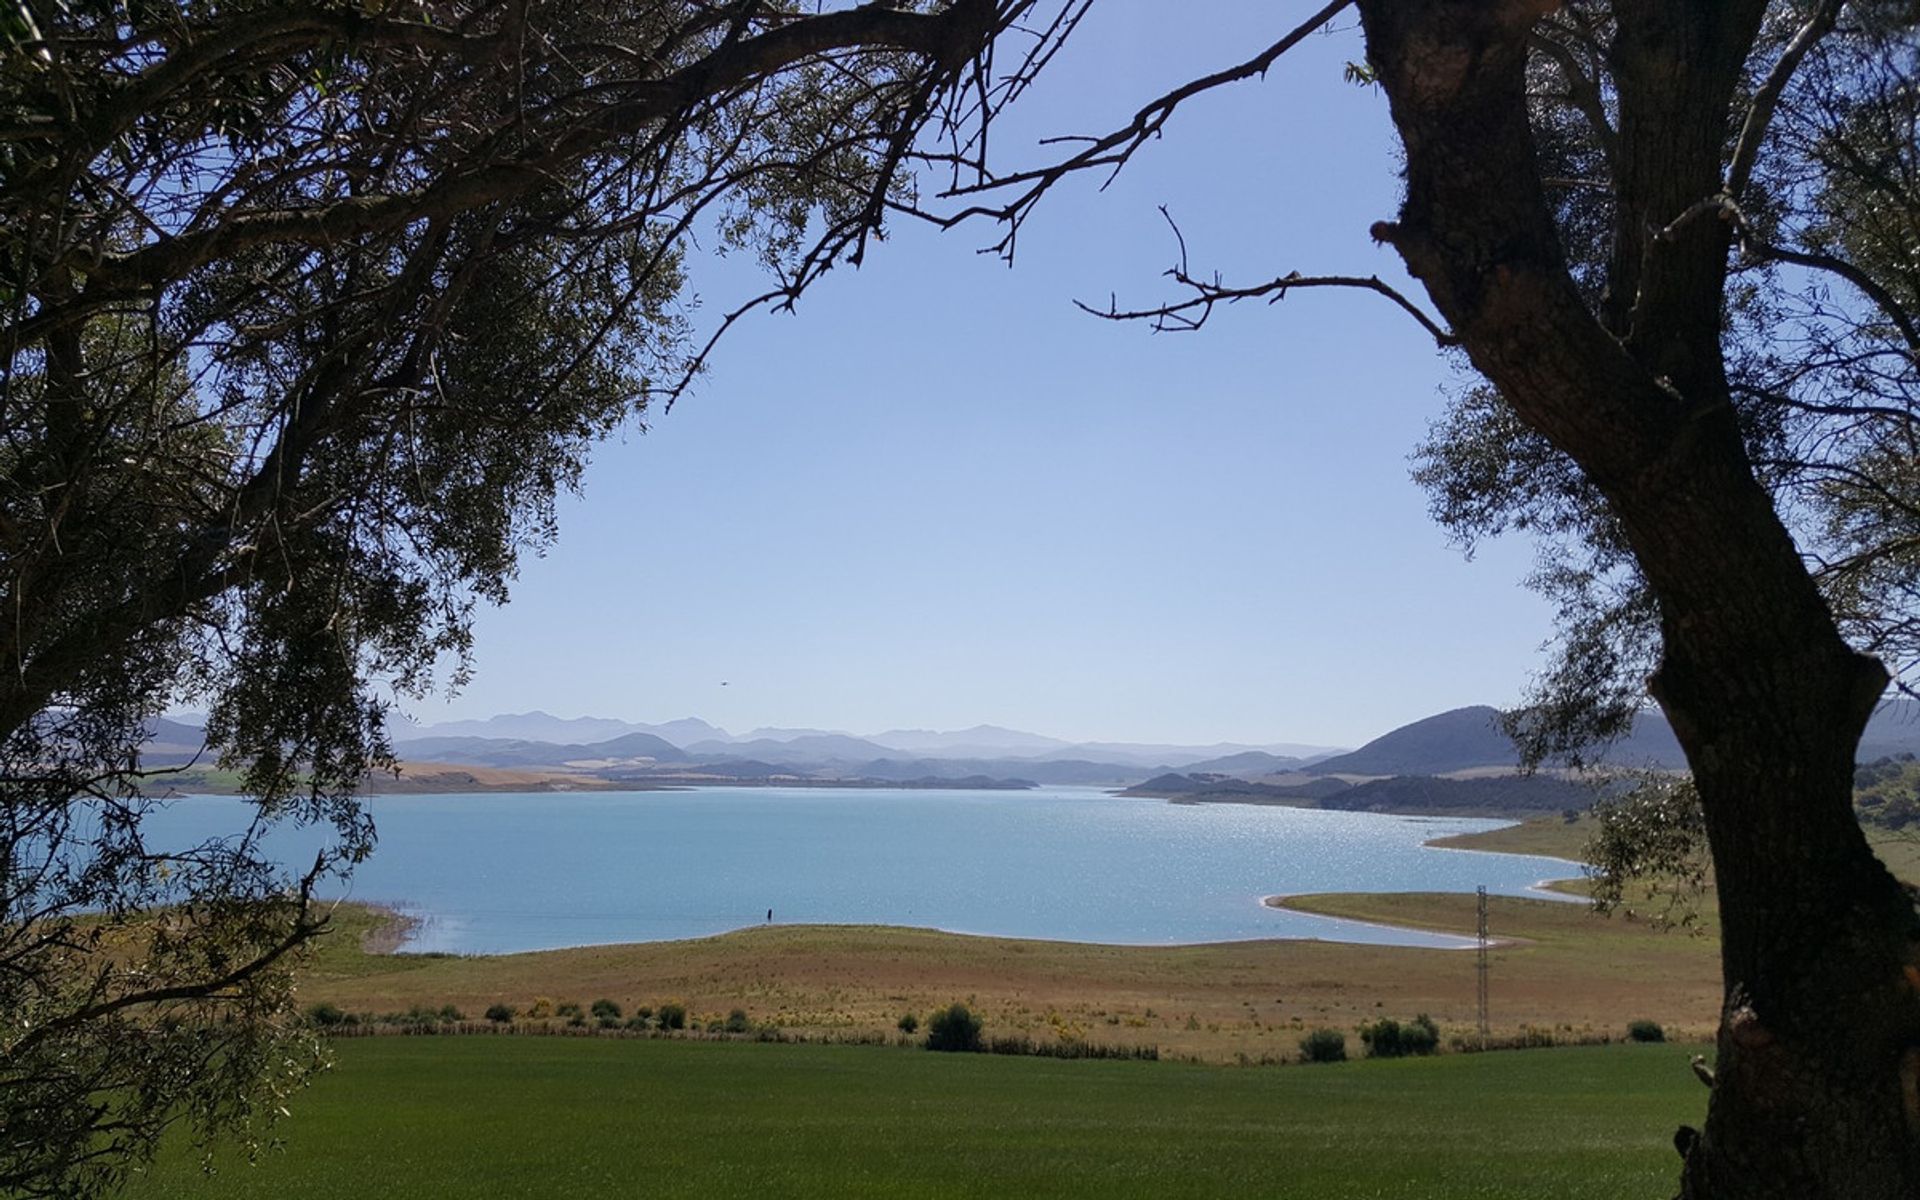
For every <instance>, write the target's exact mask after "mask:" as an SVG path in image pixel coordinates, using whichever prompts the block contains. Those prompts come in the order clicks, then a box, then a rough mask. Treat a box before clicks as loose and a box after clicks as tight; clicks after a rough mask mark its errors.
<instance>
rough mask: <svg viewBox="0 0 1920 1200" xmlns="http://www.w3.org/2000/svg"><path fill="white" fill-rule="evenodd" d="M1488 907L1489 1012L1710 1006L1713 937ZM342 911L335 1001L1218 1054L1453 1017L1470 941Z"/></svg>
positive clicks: (1532, 904)
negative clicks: (484, 931) (512, 922)
mask: <svg viewBox="0 0 1920 1200" xmlns="http://www.w3.org/2000/svg"><path fill="white" fill-rule="evenodd" d="M1287 903H1288V904H1289V905H1291V906H1294V907H1298V908H1302V909H1305V910H1307V911H1313V912H1323V913H1328V914H1331V915H1338V916H1347V917H1357V918H1360V919H1364V920H1376V921H1389V922H1395V923H1399V924H1406V925H1419V926H1422V927H1426V928H1437V929H1450V930H1454V931H1466V932H1470V931H1471V929H1472V926H1473V898H1472V897H1470V896H1469V897H1460V896H1442V895H1413V896H1350V895H1340V896H1306V897H1296V898H1293V899H1292V900H1289V901H1288V902H1287ZM1492 903H1493V913H1494V918H1493V924H1494V928H1495V930H1496V932H1497V933H1499V934H1500V935H1501V936H1502V937H1505V938H1510V939H1518V940H1516V941H1514V942H1513V943H1512V944H1507V945H1502V946H1500V947H1498V948H1497V949H1496V950H1495V951H1494V953H1493V968H1492V970H1493V974H1492V979H1493V988H1492V994H1493V1017H1494V1026H1495V1029H1496V1032H1515V1031H1517V1030H1518V1029H1519V1028H1520V1027H1521V1026H1523V1025H1534V1026H1545V1027H1548V1028H1553V1029H1555V1030H1556V1031H1557V1032H1558V1033H1559V1034H1560V1036H1562V1037H1567V1038H1574V1037H1589V1036H1597V1035H1600V1034H1607V1033H1610V1034H1612V1035H1613V1036H1616V1037H1617V1036H1619V1035H1620V1034H1621V1033H1622V1032H1623V1030H1624V1027H1625V1024H1626V1022H1627V1021H1628V1020H1630V1019H1633V1018H1636V1017H1649V1018H1651V1019H1654V1020H1657V1021H1660V1022H1661V1023H1662V1024H1663V1025H1666V1026H1667V1027H1668V1028H1669V1029H1672V1030H1675V1031H1676V1032H1678V1033H1699V1034H1704V1033H1706V1032H1707V1031H1708V1030H1709V1029H1710V1028H1711V1027H1712V1022H1713V1018H1714V1014H1715V1012H1716V1011H1717V1008H1718V993H1719V988H1718V981H1717V959H1716V952H1715V947H1714V944H1713V942H1712V941H1711V939H1707V938H1695V937H1689V936H1687V935H1684V934H1661V933H1656V932H1654V931H1652V930H1650V929H1649V928H1647V927H1646V926H1645V925H1644V924H1639V923H1632V922H1625V921H1618V920H1615V921H1608V920H1604V919H1602V918H1597V917H1593V916H1591V915H1589V914H1588V913H1587V912H1586V911H1585V910H1584V909H1583V908H1580V907H1578V906H1575V905H1566V904H1555V903H1552V902H1549V901H1540V900H1518V899H1508V898H1496V899H1495V900H1494V901H1493V902H1492ZM374 920H375V919H374V918H373V917H372V916H371V915H369V914H364V913H361V914H357V915H351V914H350V915H349V916H348V918H347V920H346V921H345V922H344V923H343V928H342V930H341V933H342V935H343V940H342V941H341V942H338V943H335V944H334V945H333V946H331V947H329V949H328V950H327V952H326V953H325V954H323V955H322V956H321V959H320V960H319V961H318V962H316V963H315V964H314V967H313V968H312V969H311V970H309V971H308V972H307V974H306V975H305V977H304V980H303V984H302V997H303V999H304V1000H306V1001H308V1002H312V1001H318V1000H328V1001H331V1002H333V1003H335V1004H337V1005H339V1006H340V1007H342V1008H344V1009H347V1010H349V1011H356V1012H376V1013H377V1012H391V1011H403V1010H405V1009H407V1008H410V1007H412V1006H414V1005H416V1004H420V1005H429V1006H431V1007H435V1008H437V1007H439V1006H441V1005H443V1004H449V1003H451V1004H454V1005H457V1006H458V1007H460V1008H461V1009H462V1010H464V1011H466V1012H468V1013H469V1014H474V1013H478V1012H480V1011H482V1010H484V1009H485V1008H486V1007H487V1006H488V1005H490V1004H493V1003H496V1002H504V1003H507V1004H511V1005H514V1006H515V1007H516V1008H518V1009H520V1010H522V1011H524V1010H525V1009H526V1008H528V1007H529V1006H530V1005H531V1004H532V1003H533V1001H534V1000H535V999H536V998H539V997H546V998H548V999H550V1000H552V1001H554V1002H556V1003H560V1002H566V1001H574V1002H577V1003H581V1004H587V1003H590V1002H591V1001H593V1000H595V999H597V998H600V997H603V996H604V997H607V998H609V999H612V1000H615V1001H617V1002H619V1003H620V1004H621V1005H622V1006H623V1007H625V1008H627V1009H629V1010H631V1009H632V1008H633V1007H635V1006H638V1005H653V1006H658V1005H659V1004H660V1003H661V1002H662V1001H666V1000H675V1001H679V1002H681V1003H684V1004H686V1005H687V1006H688V1008H689V1009H690V1010H691V1012H692V1014H693V1015H694V1017H695V1018H696V1019H705V1018H707V1017H711V1016H718V1015H721V1014H724V1013H726V1012H727V1011H728V1010H730V1009H733V1008H744V1009H746V1010H747V1011H748V1012H749V1013H750V1014H751V1015H752V1017H753V1019H754V1020H755V1021H756V1022H770V1023H774V1024H777V1025H779V1026H780V1027H781V1028H783V1029H785V1030H787V1031H788V1032H792V1033H800V1034H804V1035H810V1036H820V1037H845V1036H851V1035H857V1034H871V1033H891V1032H892V1030H893V1026H894V1023H895V1021H896V1020H897V1019H898V1018H899V1017H900V1015H901V1014H902V1013H907V1012H913V1013H916V1014H919V1015H920V1016H921V1017H922V1018H923V1019H924V1017H925V1016H926V1014H927V1013H928V1012H929V1011H931V1010H932V1009H933V1008H935V1007H937V1006H943V1005H946V1004H948V1003H951V1002H952V1001H955V1000H961V1001H965V1002H966V1003H968V1004H969V1005H971V1006H972V1007H973V1008H974V1009H975V1010H976V1011H978V1012H980V1013H981V1014H982V1015H983V1016H984V1017H985V1018H986V1020H987V1023H988V1029H989V1032H991V1033H1012V1032H1024V1033H1027V1034H1028V1035H1030V1036H1034V1037H1040V1038H1045V1037H1049V1036H1063V1037H1079V1038H1085V1039H1087V1040H1091V1041H1100V1042H1110V1043H1116V1044H1128V1045H1132V1044H1153V1045H1157V1046H1159V1047H1161V1049H1162V1051H1163V1052H1165V1053H1171V1054H1177V1055H1189V1056H1193V1057H1196V1058H1203V1059H1209V1060H1216V1061H1231V1060H1233V1059H1234V1058H1235V1057H1236V1056H1238V1055H1242V1054H1244V1055H1247V1056H1249V1057H1251V1058H1260V1057H1263V1056H1275V1057H1290V1056H1292V1055H1293V1053H1294V1052H1295V1049H1296V1043H1297V1042H1298V1040H1299V1037H1300V1035H1301V1033H1302V1031H1303V1030H1305V1029H1307V1028H1311V1027H1313V1026H1319V1025H1328V1026H1333V1027H1336V1028H1346V1029H1351V1028H1352V1027H1353V1026H1355V1025H1357V1024H1358V1023H1360V1022H1362V1021H1367V1020H1372V1019H1374V1018H1376V1017H1379V1016H1395V1017H1400V1018H1406V1017H1411V1016H1412V1015H1414V1014H1415V1013H1418V1012H1426V1013H1430V1014H1432V1016H1433V1017H1434V1019H1435V1020H1436V1021H1438V1022H1439V1023H1440V1024H1441V1026H1442V1028H1443V1030H1444V1031H1446V1032H1448V1033H1465V1032H1467V1031H1469V1030H1470V1029H1471V1028H1472V1026H1473V1023H1474V995H1475V990H1474V956H1473V954H1472V953H1471V952H1465V953H1463V952H1460V951H1443V950H1417V949H1406V948H1398V947H1380V946H1359V945H1349V944H1342V943H1329V942H1289V941H1260V942H1236V943H1224V944H1216V945H1200V946H1173V947H1144V946H1095V945H1083V944H1076V943H1066V942H1042V941H1020V940H1015V939H1008V938H987V937H971V936H965V935H959V934H948V933H939V932H936V931H932V930H923V929H902V928H895V927H883V926H775V927H763V928H753V929H744V930H740V931H738V932H735V933H730V934H726V935H723V936H720V937H713V938H699V939H694V940H690V941H680V942H656V943H639V944H632V945H620V946H598V947H585V948H580V949H573V950H555V951H546V952H541V953H533V954H512V955H500V956H491V957H461V958H454V957H420V956H408V955H400V956H394V957H381V956H376V955H369V954H366V953H364V952H363V951H361V950H360V949H359V948H358V946H357V944H355V942H354V940H353V939H357V938H358V937H361V936H363V935H364V934H365V932H366V927H367V926H369V925H371V924H373V923H374Z"/></svg>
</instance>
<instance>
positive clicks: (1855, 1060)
mask: <svg viewBox="0 0 1920 1200" xmlns="http://www.w3.org/2000/svg"><path fill="white" fill-rule="evenodd" d="M1555 7H1556V5H1555V4H1554V3H1552V2H1551V0H1502V2H1498V3H1487V2H1485V0H1479V2H1476V0H1360V9H1361V12H1362V18H1363V24H1364V28H1365V31H1366V38H1367V46H1368V51H1369V57H1370V59H1371V61H1372V63H1373V65H1374V67H1375V68H1376V69H1377V70H1378V72H1379V78H1380V81H1381V83H1382V85H1383V86H1384V88H1385V90H1386V93H1387V95H1388V98H1389V101H1390V103H1391V105H1392V114H1393V120H1394V122H1395V124H1396V125H1397V126H1398V128H1399V131H1400V134H1401V136H1402V138H1403V139H1404V142H1405V147H1406V156H1407V195H1406V201H1405V205H1404V207H1403V209H1402V211H1401V214H1400V217H1399V219H1398V220H1397V221H1396V222H1393V223H1391V224H1382V225H1380V226H1378V227H1376V230H1375V233H1376V236H1378V237H1379V238H1381V239H1382V240H1383V241H1386V242H1388V243H1390V244H1391V245H1392V246H1393V247H1394V248H1395V249H1396V250H1397V251H1398V252H1399V253H1400V255H1401V256H1402V257H1403V259H1404V260H1405V261H1406V263H1407V265H1408V267H1409V269H1410V270H1411V271H1412V272H1413V274H1414V275H1415V276H1416V277H1417V278H1418V279H1419V280H1420V281H1421V283H1422V284H1423V285H1424V286H1425V287H1426V289H1427V291H1428V293H1429V295H1430V296H1431V297H1432V299H1433V301H1434V303H1435V305H1436V306H1437V307H1438V308H1439V309H1440V310H1441V312H1442V313H1444V314H1445V315H1446V317H1447V319H1448V321H1449V322H1450V323H1451V325H1452V328H1453V330H1454V332H1455V333H1456V334H1457V335H1458V336H1459V338H1460V340H1461V343H1462V345H1463V346H1464V348H1465V349H1466V351H1467V353H1468V354H1469V356H1470V357H1471V358H1472V360H1473V362H1474V364H1475V366H1476V367H1478V368H1479V369H1480V370H1481V371H1482V372H1484V373H1485V374H1486V375H1487V376H1488V377H1489V378H1490V379H1492V380H1493V381H1494V382H1495V383H1496V384H1497V385H1498V386H1499V388H1500V389H1501V391H1502V393H1503V394H1504V396H1505V397H1506V399H1507V400H1508V402H1509V403H1511V404H1512V405H1513V406H1514V408H1515V409H1516V411H1518V412H1519V414H1520V415H1521V417H1522V418H1523V419H1524V420H1525V421H1527V422H1528V423H1529V424H1531V425H1532V426H1533V427H1534V428H1535V429H1537V430H1539V431H1540V432H1541V433H1542V434H1544V435H1545V436H1547V437H1548V438H1549V439H1551V440H1552V441H1553V442H1554V444H1555V445H1557V446H1558V447H1560V448H1561V449H1562V450H1564V451H1566V452H1567V453H1568V454H1569V455H1570V456H1572V457H1573V458H1574V459H1575V460H1576V461H1577V462H1578V463H1579V464H1580V466H1581V468H1582V469H1583V470H1584V471H1585V472H1586V473H1587V474H1588V475H1589V476H1590V477H1591V478H1592V480H1593V481H1594V482H1595V484H1596V485H1597V486H1598V487H1599V488H1600V489H1601V490H1602V491H1603V492H1604V493H1605V495H1606V496H1607V498H1608V500H1609V501H1610V503H1611V504H1612V506H1613V508H1614V510H1615V512H1616V513H1617V515H1618V517H1619V519H1620V521H1621V524H1622V525H1623V527H1624V529H1625V530H1626V533H1627V536H1628V538H1629V540H1630V542H1631V544H1632V547H1633V550H1634V553H1635V555H1636V557H1637V558H1638V560H1639V562H1640V565H1641V567H1642V568H1643V570H1644V571H1645V574H1646V577H1647V579H1648V580H1649V582H1650V583H1651V585H1652V587H1653V589H1654V591H1655V592H1656V594H1657V596H1658V598H1659V602H1660V613H1661V627H1662V633H1663V640H1664V646H1663V658H1662V662H1661V666H1660V668H1659V670H1658V672H1657V673H1656V675H1655V676H1654V678H1653V680H1652V681H1651V684H1652V689H1653V692H1654V694H1655V697H1656V698H1657V699H1658V700H1659V702H1660V704H1661V707H1662V708H1663V709H1665V711H1666V713H1667V715H1668V717H1669V718H1670V719H1671V721H1672V723H1673V726H1674V729H1675V731H1676V732H1677V733H1678V735H1679V737H1680V741H1681V744H1682V746H1683V747H1684V748H1685V750H1686V753H1687V758H1688V761H1689V763H1690V764H1691V766H1692V768H1693V771H1694V775H1695V778H1696V780H1697V782H1698V785H1699V790H1700V795H1701V800H1702V804H1703V806H1704V808H1705V812H1706V818H1707V826H1708V832H1709V838H1710V841H1711V844H1712V849H1713V857H1714V866H1715V870H1716V875H1717V881H1718V889H1719V895H1720V904H1721V922H1722V946H1723V949H1722V966H1723V972H1724V988H1725V991H1724V1007H1723V1009H1722V1014H1721V1027H1720V1035H1719V1061H1718V1070H1717V1078H1716V1081H1715V1084H1714V1088H1713V1094H1712V1099H1711V1101H1710V1106H1709V1111H1708V1116H1707V1121H1706V1128H1705V1129H1704V1131H1702V1132H1701V1133H1700V1134H1698V1135H1697V1136H1694V1135H1692V1134H1691V1131H1684V1132H1683V1133H1682V1135H1681V1136H1680V1137H1679V1138H1678V1139H1677V1143H1678V1144H1679V1145H1680V1147H1681V1150H1682V1153H1683V1154H1684V1156H1685V1166H1684V1170H1683V1175H1682V1195H1683V1196H1686V1197H1690V1198H1697V1200H1706V1198H1708V1197H1712V1198H1715V1200H1724V1198H1727V1197H1740V1198H1742V1200H1755V1198H1761V1197H1780V1198H1782V1200H1786V1198H1789V1197H1791V1198H1793V1200H1809V1198H1812V1197H1836V1198H1838V1197H1848V1198H1850V1200H1870V1198H1876V1197H1887V1198H1893V1197H1901V1198H1905V1200H1911V1198H1912V1197H1915V1196H1920V919H1917V918H1916V910H1915V906H1914V903H1913V901H1912V899H1911V898H1910V897H1909V896H1908V895H1907V893H1906V892H1905V890H1904V889H1903V888H1902V887H1901V886H1900V885H1899V884H1898V883H1897V882H1896V881H1895V880H1894V879H1893V877H1892V876H1891V875H1890V874H1889V873H1888V872H1887V871H1886V869H1885V868H1884V867H1882V866H1881V864H1880V863H1879V862H1878V860H1877V859H1875V857H1874V856H1873V854H1872V852H1871V851H1870V850H1869V849H1868V846H1867V844H1866V841H1865V839H1864V837H1863V836H1862V834H1861V832H1860V828H1859V826H1858V824H1857V823H1856V822H1855V820H1854V818H1853V815H1852V804H1851V799H1852V771H1853V760H1854V752H1855V749H1856V747H1857V743H1858V741H1859V737H1860V733H1861V731H1862V729H1863V728H1864V726H1865V723H1866V719H1867V717H1868V715H1869V713H1870V712H1871V710H1872V708H1873V706H1874V704H1875V702H1876V700H1877V699H1878V697H1879V695H1880V693H1881V691H1882V689H1883V688H1884V687H1885V684H1886V682H1887V675H1886V672H1885V671H1884V670H1883V669H1882V667H1881V666H1880V664H1879V663H1878V662H1876V661H1874V660H1872V659H1869V658H1865V657H1863V656H1861V655H1858V654H1856V653H1854V652H1853V651H1852V650H1851V649H1850V648H1849V647H1848V646H1847V644H1846V643H1845V641H1843V640H1842V638H1841V637H1840V634H1839V633H1838V631H1837V629H1836V628H1835V625H1834V622H1833V619H1832V617H1831V615H1830V614H1829V612H1828V610H1827V608H1826V606H1825V604H1824V603H1823V601H1822V600H1821V598H1820V596H1819V594H1818V592H1817V591H1816V589H1815V586H1814V583H1813V581H1812V579H1811V578H1810V576H1809V575H1808V572H1807V570H1806V568H1805V566H1804V565H1803V563H1802V560H1801V557H1800V555H1799V553H1798V551H1797V550H1796V548H1795V545H1794V542H1793V540H1792V538H1791V537H1790V536H1789V534H1788V532H1787V530H1786V529H1785V528H1784V526H1783V524H1782V522H1781V520H1780V517H1779V515H1778V514H1777V513H1776V511H1775V509H1774V507H1773V504H1772V501H1771V500H1770V499H1769V497H1768V495H1767V493H1766V491H1765V490H1764V489H1763V488H1762V487H1761V485H1760V484H1759V483H1758V482H1757V480H1756V478H1755V476H1754V473H1753V470H1752V467H1751V464H1750V463H1749V461H1748V458H1747V455H1746V452H1745V449H1744V447H1743V444H1742V441H1741V437H1740V432H1739V429H1738V427H1737V425H1736V422H1735V419H1734V409H1733V405H1732V402H1731V400H1730V397H1729V394H1728V389H1727V384H1726V379H1725V375H1724V362H1723V358H1722V351H1721V345H1720V327H1721V308H1722V303H1723V290H1724V286H1725V282H1726V265H1727V259H1728V253H1729V248H1730V242H1731V233H1730V227H1729V226H1728V224H1727V223H1726V222H1724V221H1721V220H1718V219H1716V217H1715V214H1714V213H1713V212H1712V211H1710V210H1707V211H1704V214H1703V215H1696V216H1695V218H1694V219H1691V220H1686V221H1683V222H1680V223H1679V224H1677V225H1676V224H1675V223H1676V221H1678V220H1679V219H1680V218H1681V217H1682V214H1684V213H1686V212H1688V211H1689V210H1690V209H1694V208H1695V206H1696V205H1697V204H1698V202H1700V201H1703V200H1706V199H1708V198H1710V197H1712V196H1714V195H1715V194H1716V193H1717V192H1719V191H1720V190H1721V188H1722V186H1723V184H1722V183H1721V170H1722V153H1723V147H1724V145H1725V137H1726V130H1727V129H1728V127H1729V125H1728V122H1729V113H1730V111H1732V106H1733V104H1734V103H1735V100H1736V89H1737V86H1738V84H1739V72H1740V68H1741V65H1742V63H1743V61H1744V59H1745V58H1746V56H1747V54H1748V53H1749V51H1750V50H1751V47H1752V44H1753V40H1754V37H1755V34H1756V31H1757V29H1758V26H1759V21H1760V18H1761V16H1762V12H1763V9H1764V3H1762V2H1761V0H1725V2H1717V0H1620V2H1619V3H1616V4H1615V5H1614V16H1615V19H1616V20H1617V22H1618V25H1619V36H1618V38H1617V39H1616V42H1615V47H1614V50H1615V56H1616V61H1615V69H1616V72H1617V77H1618V80H1619V86H1620V95H1619V109H1620V116H1619V151H1618V153H1619V156H1620V161H1619V166H1618V177H1617V180H1616V182H1617V185H1618V189H1619V190H1618V196H1619V201H1620V204H1619V207H1620V214H1621V215H1620V229H1619V230H1618V232H1617V240H1618V242H1619V244H1620V250H1619V251H1618V252H1617V253H1616V256H1615V259H1614V263H1613V266H1612V271H1611V279H1610V284H1611V288H1610V291H1609V296H1608V300H1607V302H1605V303H1603V304H1602V305H1601V306H1600V307H1601V309H1602V311H1601V312H1599V313H1595V312H1593V311H1591V310H1590V309H1589V307H1588V305H1587V304H1586V303H1585V302H1584V301H1583V300H1582V298H1581V296H1580V294H1579V292H1578V291H1577V290H1576V288H1575V286H1574V283H1573V281H1572V279H1571V277H1570V276H1569V274H1568V271H1567V268H1566V264H1565V262H1564V260H1563V257H1562V253H1561V250H1560V246H1559V242H1558V239H1557V236H1556V234H1555V230H1554V226H1553V222H1552V219H1551V216H1550V209H1549V206H1548V203H1547V199H1546V197H1545V195H1544V193H1543V191H1542V189H1541V185H1540V181H1539V178H1538V171H1537V168H1536V166H1535V158H1534V148H1533V141H1532V135H1531V132H1530V129H1529V125H1528V117H1527V105H1526V94H1525V87H1524V82H1525V81H1524V68H1525V61H1526V50H1527V33H1528V29H1529V28H1530V27H1531V26H1532V24H1533V23H1534V22H1535V21H1536V20H1537V19H1538V18H1539V17H1540V16H1541V15H1543V14H1544V13H1545V12H1548V11H1551V10H1552V9H1553V8H1555ZM1696 211H1697V213H1698V210H1696Z"/></svg>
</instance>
